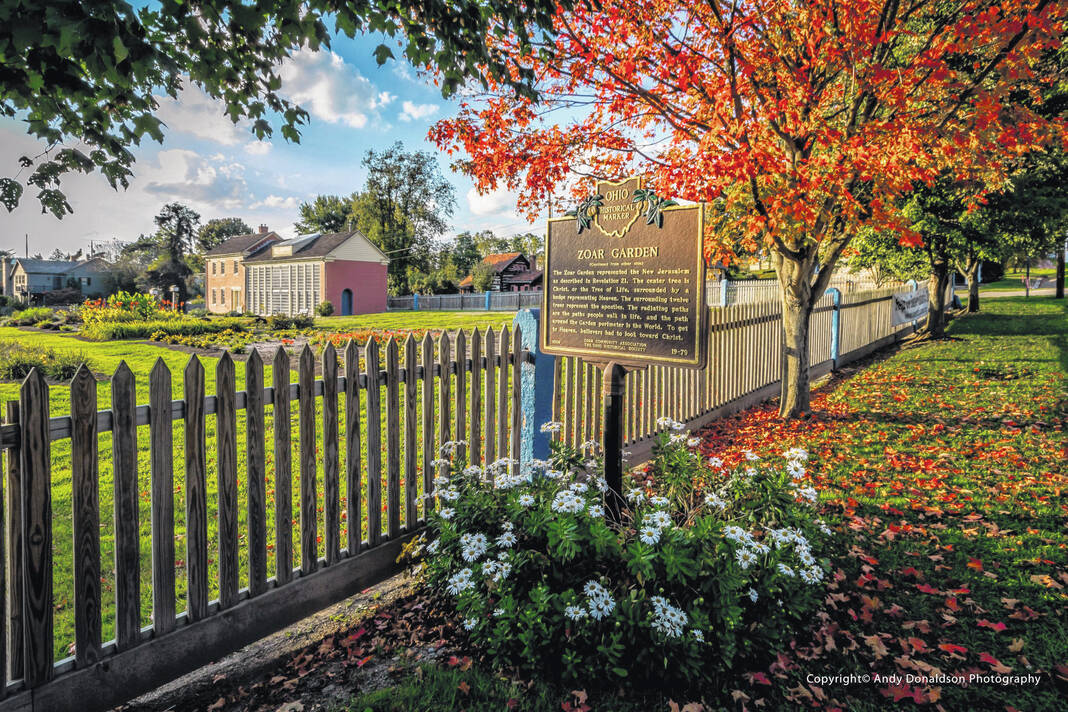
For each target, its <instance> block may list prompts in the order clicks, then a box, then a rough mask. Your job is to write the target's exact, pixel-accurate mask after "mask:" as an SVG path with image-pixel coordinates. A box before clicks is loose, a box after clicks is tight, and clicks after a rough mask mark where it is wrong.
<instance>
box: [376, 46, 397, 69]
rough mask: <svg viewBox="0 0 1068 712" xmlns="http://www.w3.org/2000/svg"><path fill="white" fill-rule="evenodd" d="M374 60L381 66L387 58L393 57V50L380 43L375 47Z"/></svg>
mask: <svg viewBox="0 0 1068 712" xmlns="http://www.w3.org/2000/svg"><path fill="white" fill-rule="evenodd" d="M374 55H375V61H376V62H378V66H380V67H381V66H382V65H383V64H385V63H386V60H388V59H395V57H394V56H393V50H392V49H390V48H389V47H388V46H386V45H384V44H380V45H378V46H377V47H375V52H374Z"/></svg>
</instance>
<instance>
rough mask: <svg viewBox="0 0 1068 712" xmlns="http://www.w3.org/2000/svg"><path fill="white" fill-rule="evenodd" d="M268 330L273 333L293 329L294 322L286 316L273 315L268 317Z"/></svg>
mask: <svg viewBox="0 0 1068 712" xmlns="http://www.w3.org/2000/svg"><path fill="white" fill-rule="evenodd" d="M267 328H268V329H270V330H271V331H285V330H286V329H292V328H293V320H292V319H290V318H289V317H288V316H286V315H285V314H271V315H270V316H269V317H267Z"/></svg>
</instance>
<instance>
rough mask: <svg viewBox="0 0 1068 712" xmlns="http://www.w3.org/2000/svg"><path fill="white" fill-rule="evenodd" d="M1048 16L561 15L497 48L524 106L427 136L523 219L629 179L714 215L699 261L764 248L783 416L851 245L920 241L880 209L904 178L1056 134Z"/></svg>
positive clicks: (967, 164) (958, 10) (671, 6)
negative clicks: (518, 81) (513, 64)
mask: <svg viewBox="0 0 1068 712" xmlns="http://www.w3.org/2000/svg"><path fill="white" fill-rule="evenodd" d="M1065 15H1066V8H1065V5H1064V4H1063V3H1057V2H1051V1H1050V0H1034V1H1033V2H1021V1H1017V0H1004V1H1002V2H994V1H992V0H967V1H964V2H949V3H933V2H929V0H905V1H904V2H902V1H900V0H859V1H857V2H853V1H851V2H848V3H846V2H839V1H838V0H816V1H815V2H798V1H797V0H752V1H749V2H741V1H739V0H736V1H734V2H723V1H714V2H710V3H682V2H675V1H672V0H627V1H625V2H624V1H623V0H605V2H602V3H597V4H592V5H584V4H578V5H577V6H575V7H574V8H572V9H570V10H566V9H563V8H560V9H558V11H557V13H556V16H555V19H554V26H553V29H554V31H555V36H554V37H553V39H552V41H551V42H550V43H547V44H545V45H543V46H538V47H536V48H535V51H533V52H527V53H525V54H524V53H522V52H520V46H519V42H518V41H517V40H516V39H515V38H512V37H511V36H510V35H509V34H508V33H507V32H501V33H500V35H501V36H500V37H499V38H496V40H495V41H496V42H497V43H498V45H495V46H503V47H506V48H509V49H510V50H511V51H514V52H515V54H516V56H519V57H520V58H521V59H520V60H519V63H520V64H525V66H528V67H530V68H531V69H532V70H533V71H534V73H535V76H536V77H537V81H536V83H535V85H534V86H535V89H536V90H537V91H538V93H539V97H540V101H537V102H536V101H534V100H533V99H531V98H529V97H524V96H516V95H515V93H514V92H512V91H510V90H509V89H508V88H507V87H506V86H503V85H500V84H494V83H493V82H490V88H489V90H488V91H486V92H482V93H480V94H478V95H476V96H475V97H473V98H471V99H470V100H468V101H467V102H465V103H463V104H462V105H461V106H460V108H459V111H458V113H457V115H456V116H454V117H452V118H450V119H446V120H443V121H442V122H439V123H438V124H437V125H436V126H435V127H434V128H433V129H432V130H431V138H432V139H433V140H434V141H436V143H437V144H438V145H439V146H440V147H442V148H444V149H446V150H448V151H450V152H454V151H462V152H463V153H465V154H466V156H467V157H466V158H465V159H462V160H460V161H459V162H458V166H459V167H460V168H461V169H462V170H464V171H465V172H466V173H468V174H469V175H470V176H471V177H472V178H473V179H474V181H475V183H476V186H477V187H478V188H479V189H480V190H484V191H485V190H492V189H495V188H499V187H502V186H504V187H507V188H509V189H513V190H519V191H520V198H519V207H520V208H521V209H524V210H526V211H527V213H528V214H530V215H534V214H536V213H537V212H538V211H539V209H540V208H542V207H544V205H545V203H546V202H547V201H550V200H552V199H553V197H554V196H555V195H557V194H558V190H559V189H560V188H561V187H563V186H566V187H567V188H568V189H569V190H570V192H571V194H572V196H576V197H577V196H579V195H582V194H583V193H586V192H588V191H589V190H590V188H591V187H592V182H593V180H594V179H596V178H609V179H612V178H618V177H620V176H622V175H625V174H630V173H640V174H643V175H645V176H647V177H648V178H649V179H650V183H651V184H652V185H653V186H654V187H655V189H656V191H657V193H658V194H660V195H664V196H672V197H675V198H679V199H684V200H691V201H706V202H709V203H711V202H713V201H718V204H719V205H720V206H721V212H720V215H721V219H718V220H714V221H710V223H711V225H710V226H709V227H708V229H707V234H706V238H707V239H706V253H707V256H708V257H709V258H724V257H728V256H729V255H726V254H724V253H726V252H729V251H730V245H729V244H728V243H727V242H726V241H724V240H722V239H721V235H724V234H726V235H730V237H731V242H734V243H738V244H740V245H741V246H742V248H744V249H747V250H750V251H751V250H755V249H757V248H758V247H759V246H761V245H767V246H769V247H770V248H771V249H772V255H773V261H774V263H775V267H776V271H777V274H778V279H779V282H780V284H781V285H782V294H783V296H782V300H783V333H784V349H783V355H782V357H783V363H784V371H783V372H784V378H783V388H782V399H781V401H780V412H781V414H782V415H783V416H788V417H793V416H797V415H799V414H801V413H803V412H804V411H806V410H808V408H809V389H808V349H807V343H808V322H809V316H810V314H811V312H812V309H813V307H814V305H815V302H816V301H817V300H818V299H819V298H820V296H822V294H823V292H824V291H825V288H826V286H827V284H828V283H829V280H830V276H831V272H832V270H833V268H834V266H835V264H836V262H837V261H838V259H839V257H840V256H841V255H842V252H843V250H845V249H846V247H847V246H848V244H849V242H850V240H851V238H852V236H853V235H854V234H855V233H856V232H857V231H858V230H859V229H860V228H862V227H876V228H880V229H893V230H898V231H899V232H900V234H901V236H902V237H901V239H903V240H905V241H906V242H918V240H919V236H918V235H916V234H915V233H913V232H912V231H911V230H908V229H907V228H906V227H905V226H904V225H903V224H902V217H901V216H900V214H899V213H898V212H897V211H896V209H895V200H894V199H895V198H897V197H899V196H900V195H901V194H903V193H906V192H908V191H909V190H911V189H912V186H913V184H914V182H915V181H924V182H929V181H933V180H934V179H935V178H936V177H937V176H938V175H940V174H941V173H942V172H943V171H951V172H953V173H954V174H955V175H957V176H959V177H961V178H962V179H974V180H982V181H984V182H986V183H988V184H990V183H996V182H997V181H998V180H1000V179H1001V178H1002V174H1003V171H1004V167H1003V159H1004V158H1006V157H1007V156H1011V155H1017V154H1019V153H1021V152H1022V151H1024V150H1026V149H1028V148H1031V147H1034V146H1036V145H1041V144H1044V143H1049V142H1055V141H1058V140H1059V141H1063V140H1064V139H1063V137H1064V133H1065V132H1064V123H1063V121H1062V120H1061V119H1060V118H1056V117H1054V118H1051V117H1047V116H1043V115H1042V114H1041V112H1039V111H1038V110H1037V109H1038V108H1040V106H1041V102H1042V96H1043V88H1044V87H1046V86H1048V84H1049V83H1050V81H1051V79H1052V75H1055V74H1056V72H1057V64H1056V62H1053V61H1051V60H1050V55H1051V53H1052V52H1053V51H1054V50H1055V49H1056V48H1057V47H1058V46H1059V42H1060V39H1059V37H1060V35H1061V34H1062V33H1063V30H1064V28H1065ZM540 49H544V50H546V51H545V52H541V51H538V50H540ZM1021 97H1026V98H1027V99H1028V101H1026V102H1024V101H1020V98H1021ZM739 236H740V238H741V239H740V240H739V239H738V238H739Z"/></svg>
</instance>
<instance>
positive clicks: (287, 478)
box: [271, 346, 293, 584]
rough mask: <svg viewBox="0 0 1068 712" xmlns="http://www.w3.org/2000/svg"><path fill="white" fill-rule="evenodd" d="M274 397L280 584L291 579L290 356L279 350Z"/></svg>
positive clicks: (277, 575)
mask: <svg viewBox="0 0 1068 712" xmlns="http://www.w3.org/2000/svg"><path fill="white" fill-rule="evenodd" d="M271 368H272V370H273V374H272V376H271V378H272V383H273V384H274V389H273V391H274V393H273V397H272V399H271V401H272V403H271V415H272V417H273V424H272V427H273V428H274V562H275V573H274V577H275V580H276V581H277V582H278V583H279V584H285V583H289V582H290V581H291V580H292V579H293V448H292V444H291V442H290V440H291V438H292V435H291V432H292V428H293V424H292V418H291V415H290V402H291V401H290V394H289V379H290V373H289V354H288V353H287V352H286V350H285V348H284V347H282V346H279V347H278V349H277V350H276V351H275V352H274V359H273V361H272V366H271Z"/></svg>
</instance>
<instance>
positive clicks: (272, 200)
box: [248, 195, 300, 210]
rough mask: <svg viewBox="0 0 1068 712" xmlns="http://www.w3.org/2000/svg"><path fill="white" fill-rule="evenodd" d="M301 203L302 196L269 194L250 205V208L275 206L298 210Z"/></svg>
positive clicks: (275, 207) (281, 208) (274, 207)
mask: <svg viewBox="0 0 1068 712" xmlns="http://www.w3.org/2000/svg"><path fill="white" fill-rule="evenodd" d="M299 205H300V198H297V197H296V196H293V195H290V196H287V197H283V196H281V195H268V196H267V197H266V198H264V199H263V200H258V201H256V202H255V203H252V204H251V205H249V206H248V209H249V210H256V209H258V208H273V209H280V210H296V209H297V206H299Z"/></svg>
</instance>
